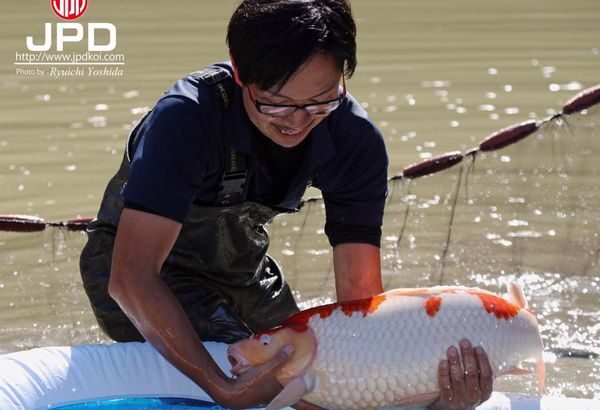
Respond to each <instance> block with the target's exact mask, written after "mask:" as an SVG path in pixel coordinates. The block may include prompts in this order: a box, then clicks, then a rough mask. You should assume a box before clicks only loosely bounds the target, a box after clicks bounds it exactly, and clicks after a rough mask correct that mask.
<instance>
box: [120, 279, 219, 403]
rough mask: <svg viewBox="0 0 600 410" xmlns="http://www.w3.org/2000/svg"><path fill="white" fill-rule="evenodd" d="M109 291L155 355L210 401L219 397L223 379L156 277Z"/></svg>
mask: <svg viewBox="0 0 600 410" xmlns="http://www.w3.org/2000/svg"><path fill="white" fill-rule="evenodd" d="M138 277H144V275H139V276H138ZM110 290H111V296H112V297H113V298H114V299H115V300H116V301H117V302H118V303H119V305H120V306H121V309H122V310H123V311H124V312H125V314H126V315H127V316H128V317H129V318H130V319H131V320H132V322H133V323H134V324H135V326H136V327H137V329H138V330H139V332H140V333H141V334H142V336H143V337H144V338H145V339H146V340H147V341H148V342H149V343H150V344H151V345H152V346H153V347H154V348H155V349H156V350H157V351H159V352H160V353H161V354H162V355H163V356H164V357H165V358H166V359H167V360H168V361H169V362H171V363H172V364H173V365H174V366H175V367H177V368H178V369H179V370H181V371H182V372H183V373H184V374H186V375H187V376H188V377H190V378H191V379H192V380H193V381H194V382H196V383H197V384H198V385H199V386H200V387H202V388H203V389H204V390H205V391H206V392H207V393H208V394H209V395H210V396H211V397H213V399H215V400H218V399H219V398H220V397H223V394H224V393H225V390H226V385H227V377H226V376H225V374H224V373H223V372H222V371H221V369H220V368H219V366H218V365H217V364H216V363H215V361H214V360H213V359H212V357H211V356H210V354H209V353H208V351H207V350H206V349H205V348H204V345H203V344H202V342H201V341H200V339H199V338H198V336H197V335H196V332H195V331H194V328H193V327H192V325H191V323H190V321H189V319H188V318H187V316H186V314H185V312H184V311H183V309H182V308H181V305H180V304H179V302H178V301H177V299H176V298H175V296H174V295H173V293H172V292H171V291H170V290H169V288H168V287H167V286H166V285H165V283H164V282H163V281H162V279H160V276H159V275H158V274H156V275H148V276H146V279H145V280H143V281H141V282H140V281H137V282H136V283H127V282H123V281H122V282H121V283H113V284H112V285H111V288H110Z"/></svg>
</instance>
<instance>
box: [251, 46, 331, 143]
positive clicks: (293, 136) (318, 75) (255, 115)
mask: <svg viewBox="0 0 600 410" xmlns="http://www.w3.org/2000/svg"><path fill="white" fill-rule="evenodd" d="M341 76H342V73H341V72H340V70H339V69H338V67H337V65H336V62H335V59H334V57H332V56H331V55H327V54H323V53H318V54H315V55H314V56H313V57H312V58H311V59H310V60H309V61H308V62H307V63H306V64H305V65H304V66H302V67H300V68H299V69H298V71H296V73H295V74H294V75H293V76H292V77H291V78H290V79H289V80H288V82H286V83H285V85H284V86H283V87H282V88H281V89H280V90H276V89H275V88H274V89H271V90H261V89H259V88H257V87H256V86H255V85H254V84H249V85H247V86H246V87H244V88H243V93H242V95H243V100H244V108H245V109H246V112H247V113H248V117H249V118H250V121H252V123H253V124H254V125H255V126H256V128H258V129H259V130H260V131H261V132H262V133H263V134H264V135H265V136H266V137H267V138H269V139H270V140H271V141H273V142H274V143H276V144H277V145H280V146H282V147H285V148H292V147H295V146H297V145H298V144H300V143H301V142H302V141H304V139H305V138H306V137H307V135H308V134H309V133H310V131H311V130H312V129H313V128H314V127H316V126H317V125H318V124H319V123H320V122H321V121H323V119H325V118H326V117H327V115H328V114H326V115H310V114H309V113H308V112H306V111H305V110H303V109H298V110H296V111H295V112H294V113H293V114H291V115H288V116H285V117H279V118H276V117H271V116H268V115H265V114H262V113H260V112H259V111H258V110H257V108H256V106H255V104H254V102H253V99H252V97H254V99H255V101H259V102H261V103H263V104H276V105H277V104H285V105H290V104H294V105H305V104H317V103H321V102H324V101H329V100H333V99H335V98H337V97H338V96H339V84H340V79H341ZM250 93H251V94H250Z"/></svg>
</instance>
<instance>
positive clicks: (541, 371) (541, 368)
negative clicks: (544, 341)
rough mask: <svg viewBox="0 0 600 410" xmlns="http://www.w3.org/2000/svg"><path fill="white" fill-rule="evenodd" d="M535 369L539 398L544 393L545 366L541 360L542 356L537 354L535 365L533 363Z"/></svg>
mask: <svg viewBox="0 0 600 410" xmlns="http://www.w3.org/2000/svg"><path fill="white" fill-rule="evenodd" d="M535 367H536V370H537V379H538V393H539V394H540V396H541V395H542V394H544V391H545V389H546V364H545V363H544V360H543V359H542V354H541V353H539V354H538V357H537V360H536V363H535Z"/></svg>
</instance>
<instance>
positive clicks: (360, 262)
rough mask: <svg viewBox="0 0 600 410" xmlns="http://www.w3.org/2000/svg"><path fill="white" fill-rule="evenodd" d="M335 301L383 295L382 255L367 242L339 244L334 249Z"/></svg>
mask: <svg viewBox="0 0 600 410" xmlns="http://www.w3.org/2000/svg"><path fill="white" fill-rule="evenodd" d="M333 269H334V272H335V289H336V293H337V300H338V302H343V301H346V300H353V299H362V298H368V297H371V296H373V295H376V294H378V293H381V292H383V284H382V282H381V252H380V250H379V247H377V246H374V245H370V244H366V243H342V244H339V245H336V246H335V247H334V248H333Z"/></svg>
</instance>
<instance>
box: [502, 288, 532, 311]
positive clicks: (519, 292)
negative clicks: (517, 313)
mask: <svg viewBox="0 0 600 410" xmlns="http://www.w3.org/2000/svg"><path fill="white" fill-rule="evenodd" d="M506 290H507V291H508V299H509V300H510V302H511V303H512V304H514V305H517V306H518V307H520V308H521V309H527V308H528V305H527V299H525V294H524V293H523V289H521V286H519V284H518V283H517V282H512V281H511V282H508V283H507V284H506Z"/></svg>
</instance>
